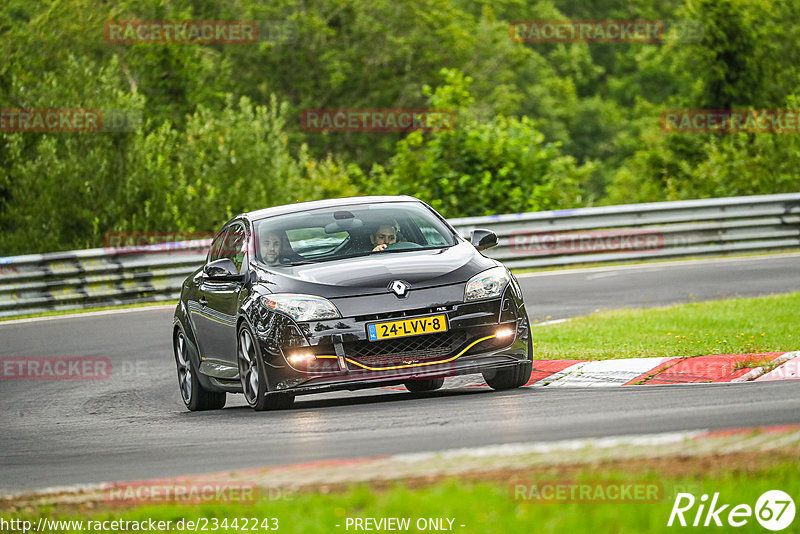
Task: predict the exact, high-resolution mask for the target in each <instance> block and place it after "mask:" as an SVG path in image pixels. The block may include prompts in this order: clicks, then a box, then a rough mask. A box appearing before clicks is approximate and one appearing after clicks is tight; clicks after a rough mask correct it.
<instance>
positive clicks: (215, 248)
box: [208, 228, 229, 262]
mask: <svg viewBox="0 0 800 534" xmlns="http://www.w3.org/2000/svg"><path fill="white" fill-rule="evenodd" d="M228 232H229V230H228V229H227V228H226V229H225V230H223V231H221V232H220V233H218V234H217V236H216V237H215V238H214V241H213V242H212V243H211V249H210V250H209V252H208V261H209V262H212V261H214V260H218V259H220V258H224V257H225V256H224V255H223V254H222V252H223V248H224V247H223V244H224V243H225V236H226V235H228Z"/></svg>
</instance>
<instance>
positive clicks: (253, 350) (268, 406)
mask: <svg viewBox="0 0 800 534" xmlns="http://www.w3.org/2000/svg"><path fill="white" fill-rule="evenodd" d="M237 339H238V348H237V358H236V359H237V361H238V363H239V378H240V380H241V381H242V392H243V393H244V399H245V400H246V401H247V405H248V406H250V407H251V408H252V409H254V410H255V411H257V412H263V411H264V410H280V409H282V408H288V407H290V406H291V405H292V403H294V395H292V394H289V393H281V394H272V395H267V374H266V369H265V364H264V360H262V359H261V351H260V350H259V348H258V345H257V344H256V342H255V340H254V339H253V334H251V333H250V328H248V326H247V325H246V324H242V326H241V327H239V335H238V336H237Z"/></svg>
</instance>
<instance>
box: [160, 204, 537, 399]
mask: <svg viewBox="0 0 800 534" xmlns="http://www.w3.org/2000/svg"><path fill="white" fill-rule="evenodd" d="M496 244H497V236H496V235H495V234H494V233H493V232H491V231H489V230H475V231H474V232H473V234H472V243H469V242H467V241H465V240H464V239H462V238H461V237H460V236H459V235H458V234H457V233H456V231H455V230H454V229H453V228H452V226H450V225H449V224H448V223H447V221H446V220H445V219H444V218H442V216H441V215H439V214H438V213H436V211H434V210H433V208H431V207H430V206H428V205H427V204H425V203H424V202H422V201H420V200H417V199H415V198H413V197H407V196H396V197H357V198H342V199H335V200H324V201H316V202H305V203H301V204H292V205H287V206H277V207H273V208H268V209H264V210H260V211H254V212H250V213H244V214H242V215H239V216H238V217H235V218H233V219H232V220H231V221H229V222H228V223H227V224H225V225H224V226H223V227H222V229H221V230H220V231H219V233H218V234H217V235H216V237H215V238H214V240H213V242H212V244H211V249H210V250H209V253H208V256H207V260H206V263H205V265H203V266H202V267H201V268H199V269H198V270H197V271H195V272H194V273H193V274H191V275H190V276H189V277H188V278H187V279H186V280H185V282H184V283H183V288H182V291H181V298H180V302H179V304H178V307H177V309H176V310H175V318H174V324H173V346H174V350H175V360H176V362H177V366H178V384H179V386H180V391H181V396H182V397H183V401H184V402H185V403H186V406H187V407H188V408H189V409H190V410H208V409H217V408H222V407H223V406H224V405H225V398H226V394H227V393H244V397H245V399H246V400H247V403H248V404H249V405H250V406H251V407H253V408H254V409H256V410H265V409H273V408H283V407H288V406H289V405H291V403H292V402H293V401H294V397H295V395H299V394H303V393H318V392H322V391H331V390H340V389H349V390H355V389H360V388H366V387H376V386H386V385H395V384H404V385H405V387H406V388H407V389H408V390H409V391H413V392H419V391H432V390H435V389H437V388H440V387H441V386H442V384H443V382H444V378H445V377H448V376H455V375H462V374H470V373H482V374H483V376H484V378H485V379H486V382H487V383H488V384H489V386H491V387H492V388H494V389H504V388H514V387H519V386H522V385H524V384H525V383H526V382H527V381H528V379H529V377H530V374H531V357H532V342H531V335H530V329H529V325H528V317H527V314H526V312H525V304H524V302H523V299H522V291H521V290H520V287H519V284H518V283H517V280H516V279H515V278H514V276H513V275H512V274H511V272H510V271H509V270H508V269H506V268H505V267H504V266H503V265H502V264H500V263H499V262H497V261H495V260H492V259H490V258H487V257H485V256H484V255H483V254H481V253H480V251H481V250H484V249H486V248H489V247H492V246H494V245H496Z"/></svg>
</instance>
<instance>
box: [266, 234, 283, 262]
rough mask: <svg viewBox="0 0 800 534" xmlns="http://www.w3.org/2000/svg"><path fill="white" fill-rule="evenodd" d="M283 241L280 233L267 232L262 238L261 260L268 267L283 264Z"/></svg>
mask: <svg viewBox="0 0 800 534" xmlns="http://www.w3.org/2000/svg"><path fill="white" fill-rule="evenodd" d="M282 243H283V241H282V240H281V234H280V232H267V233H265V234H263V235H262V236H261V239H260V245H261V258H262V259H263V260H264V263H266V264H267V265H280V264H281V245H282Z"/></svg>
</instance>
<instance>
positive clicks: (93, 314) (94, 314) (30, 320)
mask: <svg viewBox="0 0 800 534" xmlns="http://www.w3.org/2000/svg"><path fill="white" fill-rule="evenodd" d="M175 306H176V305H175V304H164V305H161V306H140V307H137V308H120V309H118V310H102V311H94V312H83V313H69V314H66V315H48V316H47V317H29V318H27V319H11V320H10V321H0V326H5V325H10V324H24V323H38V322H41V321H53V320H56V319H75V318H81V317H97V316H100V315H114V314H117V313H131V312H138V311H152V310H174V309H175Z"/></svg>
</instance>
